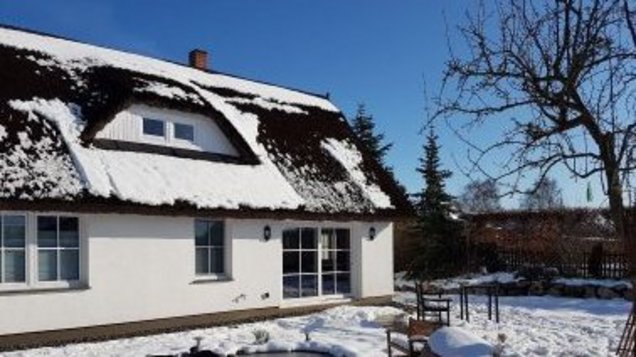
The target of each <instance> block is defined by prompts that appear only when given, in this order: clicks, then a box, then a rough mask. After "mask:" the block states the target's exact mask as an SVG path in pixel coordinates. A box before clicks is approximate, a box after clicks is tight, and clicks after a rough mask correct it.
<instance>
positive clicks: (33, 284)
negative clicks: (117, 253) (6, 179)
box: [0, 212, 81, 290]
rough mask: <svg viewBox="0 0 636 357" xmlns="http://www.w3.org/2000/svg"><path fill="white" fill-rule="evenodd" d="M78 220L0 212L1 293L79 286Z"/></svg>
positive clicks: (66, 217)
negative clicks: (2, 291) (3, 291)
mask: <svg viewBox="0 0 636 357" xmlns="http://www.w3.org/2000/svg"><path fill="white" fill-rule="evenodd" d="M79 223H80V222H79V218H78V217H72V216H64V215H38V214H34V213H13V212H11V213H9V212H5V213H0V290H13V289H30V288H37V289H39V288H59V287H71V286H75V285H79V282H80V261H81V260H80V256H81V253H80V229H79Z"/></svg>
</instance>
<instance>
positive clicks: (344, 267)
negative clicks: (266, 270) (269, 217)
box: [283, 228, 351, 299]
mask: <svg viewBox="0 0 636 357" xmlns="http://www.w3.org/2000/svg"><path fill="white" fill-rule="evenodd" d="M318 232H320V239H318ZM319 253H320V255H319ZM319 258H320V259H319ZM350 259H351V248H350V237H349V230H348V229H336V228H322V229H320V230H318V229H317V228H291V229H286V230H284V231H283V298H285V299H290V298H300V297H310V296H318V295H335V294H343V295H344V294H349V293H351V262H350ZM319 278H320V279H319Z"/></svg>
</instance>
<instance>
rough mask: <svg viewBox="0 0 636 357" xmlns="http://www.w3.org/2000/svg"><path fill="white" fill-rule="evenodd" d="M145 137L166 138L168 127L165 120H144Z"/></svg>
mask: <svg viewBox="0 0 636 357" xmlns="http://www.w3.org/2000/svg"><path fill="white" fill-rule="evenodd" d="M143 132H144V135H149V136H156V137H161V138H165V136H166V125H165V123H164V121H163V120H158V119H150V118H144V125H143Z"/></svg>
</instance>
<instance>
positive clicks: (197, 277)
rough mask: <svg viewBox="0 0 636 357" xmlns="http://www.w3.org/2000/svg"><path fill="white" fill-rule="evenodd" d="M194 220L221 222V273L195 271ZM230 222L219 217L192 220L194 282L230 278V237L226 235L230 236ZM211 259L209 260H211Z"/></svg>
mask: <svg viewBox="0 0 636 357" xmlns="http://www.w3.org/2000/svg"><path fill="white" fill-rule="evenodd" d="M196 221H206V222H221V223H222V224H223V273H203V274H201V273H197V266H196V259H197V257H196V250H197V247H198V246H197V244H196V238H197V237H196ZM230 236H231V235H230V224H228V221H227V220H225V219H220V218H210V217H196V218H194V219H193V220H192V253H193V255H192V257H193V259H192V262H193V264H192V271H193V274H194V279H193V281H195V282H202V281H203V282H204V281H216V280H229V279H231V271H230V270H231V269H230V267H231V261H230V259H231V257H230V247H229V241H230V239H229V238H228V237H230ZM200 247H206V248H208V249H209V247H211V246H200ZM211 261H212V260H210V262H211Z"/></svg>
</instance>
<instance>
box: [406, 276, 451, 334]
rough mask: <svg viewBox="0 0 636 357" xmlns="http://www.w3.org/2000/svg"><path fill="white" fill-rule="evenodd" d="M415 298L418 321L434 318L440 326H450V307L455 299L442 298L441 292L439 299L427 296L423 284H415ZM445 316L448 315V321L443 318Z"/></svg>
mask: <svg viewBox="0 0 636 357" xmlns="http://www.w3.org/2000/svg"><path fill="white" fill-rule="evenodd" d="M415 296H416V299H417V319H418V320H427V318H433V319H434V320H435V321H437V323H439V324H440V325H446V326H450V305H451V302H452V301H453V299H451V298H445V297H442V292H441V290H440V291H439V292H438V294H437V296H438V297H437V298H431V297H427V296H425V295H424V289H423V288H422V282H416V283H415ZM443 315H446V321H444V319H443V318H442V317H443Z"/></svg>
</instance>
